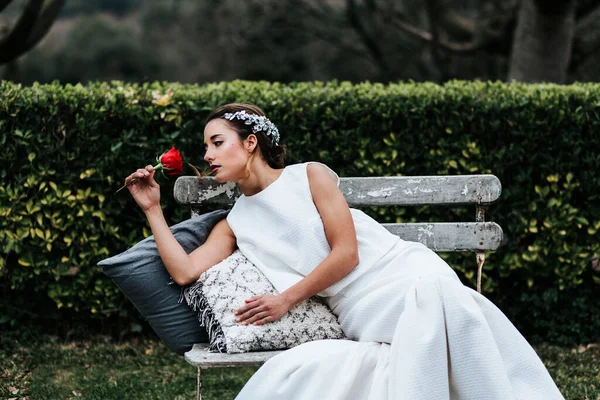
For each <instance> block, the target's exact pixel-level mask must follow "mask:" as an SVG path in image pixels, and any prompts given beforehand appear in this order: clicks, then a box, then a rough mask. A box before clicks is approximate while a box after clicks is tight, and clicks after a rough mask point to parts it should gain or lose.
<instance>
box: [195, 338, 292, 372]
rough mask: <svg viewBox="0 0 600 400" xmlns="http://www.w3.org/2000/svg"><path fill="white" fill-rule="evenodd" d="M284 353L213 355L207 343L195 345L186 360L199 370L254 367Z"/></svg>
mask: <svg viewBox="0 0 600 400" xmlns="http://www.w3.org/2000/svg"><path fill="white" fill-rule="evenodd" d="M281 352H283V350H277V351H275V350H274V351H255V352H250V353H240V354H226V353H211V352H209V351H208V345H207V344H205V343H199V344H195V345H194V346H193V347H192V349H191V350H190V351H188V352H187V353H185V355H184V357H185V360H186V361H187V362H188V363H190V364H192V365H195V366H197V367H199V368H211V367H253V366H260V365H262V364H264V363H265V362H266V361H267V360H268V359H269V358H271V357H274V356H276V355H277V354H279V353H281Z"/></svg>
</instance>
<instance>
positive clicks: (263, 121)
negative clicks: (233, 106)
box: [223, 110, 279, 146]
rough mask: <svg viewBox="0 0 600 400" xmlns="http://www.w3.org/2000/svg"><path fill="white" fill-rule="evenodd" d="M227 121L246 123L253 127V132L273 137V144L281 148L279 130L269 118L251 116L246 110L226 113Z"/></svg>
mask: <svg viewBox="0 0 600 400" xmlns="http://www.w3.org/2000/svg"><path fill="white" fill-rule="evenodd" d="M223 117H224V118H225V119H228V120H229V121H232V120H234V119H239V120H242V121H244V124H246V125H252V132H253V133H258V132H261V131H262V132H264V133H265V134H266V135H267V136H270V137H271V143H272V144H274V145H275V146H279V130H278V129H277V127H276V126H275V124H273V123H272V122H271V121H270V120H269V119H268V118H267V117H265V116H264V115H256V114H249V113H247V112H246V110H241V111H236V112H235V113H225V115H224V116H223Z"/></svg>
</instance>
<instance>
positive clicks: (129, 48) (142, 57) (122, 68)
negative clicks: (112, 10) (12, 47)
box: [23, 16, 160, 83]
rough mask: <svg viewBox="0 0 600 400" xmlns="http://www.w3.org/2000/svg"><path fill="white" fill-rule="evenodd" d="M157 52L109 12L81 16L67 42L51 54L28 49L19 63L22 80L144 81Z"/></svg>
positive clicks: (152, 74) (152, 72)
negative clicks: (21, 63)
mask: <svg viewBox="0 0 600 400" xmlns="http://www.w3.org/2000/svg"><path fill="white" fill-rule="evenodd" d="M159 57H160V54H157V53H156V51H155V50H154V49H152V48H151V47H150V46H149V45H148V44H146V43H144V41H143V40H142V38H141V37H140V34H139V32H138V31H137V30H136V28H135V27H133V26H127V25H126V24H121V23H119V21H117V20H115V19H114V18H112V17H110V16H98V17H82V18H80V19H79V20H78V22H77V23H76V24H74V25H73V26H72V27H71V29H70V30H69V32H68V34H67V42H66V43H65V44H64V46H63V47H61V48H60V49H58V50H56V51H55V52H54V53H52V54H48V53H47V52H43V51H39V52H35V53H32V54H31V56H30V59H28V60H27V61H28V62H27V63H23V75H24V76H25V79H24V81H25V83H31V82H32V81H33V80H41V81H52V80H54V79H56V80H59V81H60V82H61V83H77V82H88V81H91V80H104V81H110V80H125V81H138V82H139V81H144V80H148V79H153V78H154V77H155V76H156V75H157V72H158V70H159V68H160V60H159Z"/></svg>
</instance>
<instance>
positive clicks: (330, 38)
mask: <svg viewBox="0 0 600 400" xmlns="http://www.w3.org/2000/svg"><path fill="white" fill-rule="evenodd" d="M2 1H6V0H0V2H2ZM15 1H17V0H15ZM20 1H21V2H24V1H27V0H20ZM599 3H600V0H548V1H545V0H544V1H542V0H485V1H481V0H402V1H393V0H285V1H281V0H244V1H243V2H240V1H239V0H196V1H184V0H156V1H152V0H148V1H143V2H142V1H141V0H123V1H122V3H119V2H116V0H69V2H67V4H66V5H65V10H64V11H65V12H66V11H69V12H71V13H74V14H75V15H80V14H82V13H83V14H86V13H88V12H89V13H91V14H92V15H90V16H89V17H88V18H87V19H85V20H84V21H85V22H83V24H90V26H89V27H87V28H86V27H84V26H81V24H82V22H81V18H82V17H81V16H75V17H71V18H64V19H61V20H60V22H59V23H57V24H55V29H53V30H52V32H50V34H49V35H48V40H45V41H44V43H43V44H42V46H38V47H37V48H36V49H35V50H34V51H32V52H30V53H29V55H27V56H25V57H24V58H23V61H22V62H21V65H22V72H23V79H22V81H23V82H32V81H35V80H39V81H49V80H53V79H59V80H66V81H69V82H73V81H78V80H81V81H87V80H106V79H123V80H138V81H139V80H146V79H147V80H173V81H180V82H200V83H202V82H210V81H222V80H231V79H236V78H242V79H253V80H269V81H282V82H289V81H300V80H331V79H339V80H349V81H353V82H357V81H364V80H370V81H379V82H388V81H396V80H415V81H425V80H428V81H435V82H444V81H447V80H449V79H467V80H469V79H482V80H510V79H517V80H520V81H535V80H546V81H554V82H569V81H574V80H585V81H594V80H596V81H598V80H600V70H599V69H598V68H597V64H598V63H599V62H600V51H598V50H600V18H598V17H599V16H600V7H599V6H598V5H599ZM111 4H112V5H113V6H114V7H113V6H111ZM115 4H116V5H115ZM88 7H89V8H88ZM111 7H112V8H111ZM127 10H129V11H127ZM127 12H128V13H127ZM123 13H125V14H123ZM61 15H62V14H61ZM100 17H102V21H103V22H102V23H96V22H94V21H95V19H96V18H100ZM117 17H118V18H117ZM96 28H97V29H99V31H98V32H97V33H96V34H94V32H92V29H96ZM123 32H125V33H124V34H123ZM84 33H85V35H84ZM82 35H83V37H85V38H84V39H80V37H82ZM106 35H108V36H106ZM105 36H106V37H110V38H111V39H106V40H105V39H104V37H105ZM112 46H114V47H115V48H114V49H112V50H111V47H112ZM81 49H83V51H82V50H81ZM124 49H129V50H124ZM80 51H81V54H77V53H78V52H80ZM94 52H99V54H95V53H94ZM107 54H111V56H110V57H113V59H112V60H111V59H107V58H106V57H107ZM94 60H96V61H94ZM117 64H118V65H120V66H121V67H117Z"/></svg>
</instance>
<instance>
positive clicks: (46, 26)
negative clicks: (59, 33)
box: [19, 0, 66, 55]
mask: <svg viewBox="0 0 600 400" xmlns="http://www.w3.org/2000/svg"><path fill="white" fill-rule="evenodd" d="M65 2H66V0H50V3H49V4H48V5H47V6H45V7H44V10H43V11H42V14H41V15H40V17H39V18H38V22H37V23H36V26H35V27H34V29H33V32H32V33H31V35H30V36H29V39H28V40H27V43H26V44H25V47H24V48H23V49H22V51H21V53H20V54H19V55H21V54H23V53H25V52H26V51H29V50H30V49H31V48H33V47H34V46H35V45H36V44H38V42H39V41H40V40H42V38H43V37H44V36H46V34H47V33H48V31H49V30H50V28H51V27H52V24H54V21H55V20H56V18H57V17H58V14H60V11H61V10H62V8H63V6H64V5H65Z"/></svg>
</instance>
